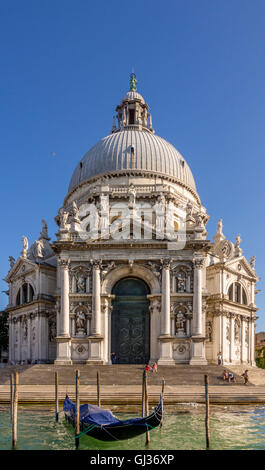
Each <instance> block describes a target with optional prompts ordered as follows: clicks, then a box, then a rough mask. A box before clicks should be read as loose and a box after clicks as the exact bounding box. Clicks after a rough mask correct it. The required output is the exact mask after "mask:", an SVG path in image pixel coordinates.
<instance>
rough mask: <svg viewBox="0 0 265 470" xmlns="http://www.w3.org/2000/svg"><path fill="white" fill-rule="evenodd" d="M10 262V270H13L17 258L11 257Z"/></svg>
mask: <svg viewBox="0 0 265 470" xmlns="http://www.w3.org/2000/svg"><path fill="white" fill-rule="evenodd" d="M8 261H9V264H10V268H13V266H14V265H15V262H16V260H15V258H14V257H13V256H9V258H8Z"/></svg>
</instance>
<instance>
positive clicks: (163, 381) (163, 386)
mask: <svg viewBox="0 0 265 470" xmlns="http://www.w3.org/2000/svg"><path fill="white" fill-rule="evenodd" d="M164 392H165V379H164V377H163V380H162V391H161V396H162V407H163V408H164ZM163 415H164V413H163ZM162 426H163V416H162V419H161V421H160V425H159V427H160V428H162Z"/></svg>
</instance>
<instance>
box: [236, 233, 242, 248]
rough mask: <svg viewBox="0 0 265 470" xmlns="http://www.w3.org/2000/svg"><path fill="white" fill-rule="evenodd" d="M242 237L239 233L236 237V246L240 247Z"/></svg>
mask: <svg viewBox="0 0 265 470" xmlns="http://www.w3.org/2000/svg"><path fill="white" fill-rule="evenodd" d="M241 241H242V240H241V237H240V235H237V237H236V243H235V248H240V243H241Z"/></svg>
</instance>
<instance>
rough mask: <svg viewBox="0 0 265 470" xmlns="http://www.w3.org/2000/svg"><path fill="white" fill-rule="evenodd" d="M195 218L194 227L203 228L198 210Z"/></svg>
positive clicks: (201, 217)
mask: <svg viewBox="0 0 265 470" xmlns="http://www.w3.org/2000/svg"><path fill="white" fill-rule="evenodd" d="M195 220H196V227H200V228H204V223H203V216H202V214H201V213H200V212H198V213H197V214H196V216H195Z"/></svg>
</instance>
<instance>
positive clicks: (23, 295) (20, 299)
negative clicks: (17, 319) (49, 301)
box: [16, 283, 34, 305]
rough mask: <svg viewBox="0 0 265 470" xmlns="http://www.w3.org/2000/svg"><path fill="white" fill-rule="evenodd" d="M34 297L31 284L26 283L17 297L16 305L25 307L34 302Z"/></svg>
mask: <svg viewBox="0 0 265 470" xmlns="http://www.w3.org/2000/svg"><path fill="white" fill-rule="evenodd" d="M33 296H34V290H33V287H32V285H31V284H29V283H24V284H23V285H22V286H21V287H20V289H19V291H18V293H17V296H16V305H23V304H26V303H28V302H32V300H33Z"/></svg>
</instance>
